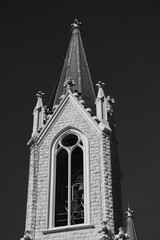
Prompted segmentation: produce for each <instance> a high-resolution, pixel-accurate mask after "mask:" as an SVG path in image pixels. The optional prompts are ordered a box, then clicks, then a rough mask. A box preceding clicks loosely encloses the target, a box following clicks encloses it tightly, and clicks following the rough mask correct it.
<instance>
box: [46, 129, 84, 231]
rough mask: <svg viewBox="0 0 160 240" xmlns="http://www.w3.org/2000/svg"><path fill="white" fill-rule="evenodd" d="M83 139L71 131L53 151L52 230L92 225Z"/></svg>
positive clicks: (62, 137) (50, 199) (50, 214)
mask: <svg viewBox="0 0 160 240" xmlns="http://www.w3.org/2000/svg"><path fill="white" fill-rule="evenodd" d="M83 138H84V136H82V134H77V132H76V131H72V132H71V131H69V132H67V133H65V134H63V135H62V136H60V137H59V138H58V139H57V141H56V142H55V144H54V145H53V147H52V156H51V165H50V168H51V169H50V170H51V172H50V196H49V219H48V223H49V224H48V227H49V228H54V227H60V226H70V225H76V224H84V223H88V221H89V220H88V219H89V213H88V211H89V208H88V207H87V205H88V204H89V196H88V195H89V191H88V190H89V189H88V180H87V179H88V174H89V171H88V169H89V167H88V157H87V156H88V154H87V144H86V142H85V141H84V139H83ZM84 183H85V184H84Z"/></svg>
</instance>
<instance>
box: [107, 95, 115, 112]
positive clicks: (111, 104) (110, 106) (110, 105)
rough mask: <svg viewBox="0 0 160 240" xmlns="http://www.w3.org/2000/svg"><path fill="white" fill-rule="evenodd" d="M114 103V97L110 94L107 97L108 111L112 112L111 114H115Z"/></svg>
mask: <svg viewBox="0 0 160 240" xmlns="http://www.w3.org/2000/svg"><path fill="white" fill-rule="evenodd" d="M113 103H115V100H114V98H111V97H110V96H108V97H107V112H108V113H110V115H112V114H113Z"/></svg>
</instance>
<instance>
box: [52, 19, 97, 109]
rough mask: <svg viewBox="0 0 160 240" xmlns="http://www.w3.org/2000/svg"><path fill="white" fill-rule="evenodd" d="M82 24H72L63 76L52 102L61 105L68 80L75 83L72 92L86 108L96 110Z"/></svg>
mask: <svg viewBox="0 0 160 240" xmlns="http://www.w3.org/2000/svg"><path fill="white" fill-rule="evenodd" d="M80 24H81V22H79V21H78V19H77V18H76V19H75V20H74V22H73V23H72V24H71V38H70V42H69V46H68V49H67V52H66V56H65V58H64V63H63V68H62V72H61V76H60V79H59V82H58V85H57V87H56V91H55V96H53V97H54V99H53V100H51V102H53V104H58V103H59V98H60V96H61V95H64V94H65V93H66V91H67V89H66V87H65V86H64V83H65V81H66V79H71V80H73V81H74V82H75V85H74V86H72V91H73V92H74V91H77V92H78V93H79V96H80V99H83V100H84V101H85V104H86V107H90V108H91V109H92V110H93V109H95V104H94V103H95V93H94V88H93V83H92V80H91V76H90V71H89V68H88V63H87V59H86V55H85V51H84V47H83V43H82V39H81V34H80Z"/></svg>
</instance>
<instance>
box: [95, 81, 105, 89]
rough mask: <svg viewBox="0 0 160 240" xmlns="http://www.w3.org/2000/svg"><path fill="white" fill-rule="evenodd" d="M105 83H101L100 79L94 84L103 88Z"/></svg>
mask: <svg viewBox="0 0 160 240" xmlns="http://www.w3.org/2000/svg"><path fill="white" fill-rule="evenodd" d="M104 85H105V83H103V82H101V81H99V82H98V83H97V84H96V86H97V87H98V88H100V87H101V88H103V86H104Z"/></svg>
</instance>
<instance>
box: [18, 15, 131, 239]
mask: <svg viewBox="0 0 160 240" xmlns="http://www.w3.org/2000/svg"><path fill="white" fill-rule="evenodd" d="M79 25H80V23H79V22H78V20H77V19H75V21H74V23H73V24H72V29H71V38H70V42H69V46H68V49H67V52H66V56H65V59H64V64H63V68H62V72H61V76H60V79H59V81H58V84H57V86H56V90H55V92H54V94H53V96H52V97H51V101H50V106H48V107H45V106H44V105H43V93H42V92H40V91H39V92H38V94H37V104H36V106H35V109H34V111H33V131H32V136H31V139H30V141H29V143H28V145H29V147H30V169H29V184H28V199H27V211H26V227H25V235H24V237H23V239H25V240H31V239H32V240H53V239H54V240H61V239H63V240H71V239H72V240H80V239H83V240H91V239H92V240H93V239H94V240H100V239H127V234H125V233H124V232H123V231H122V228H121V229H120V230H121V231H122V232H123V236H124V237H125V238H120V234H119V235H117V234H118V229H119V228H120V227H122V226H123V213H122V199H121V184H120V181H121V178H122V173H121V170H120V166H119V159H118V152H117V142H116V136H115V129H114V120H113V103H114V100H113V99H112V98H111V97H110V96H108V97H106V96H105V93H104V91H103V85H104V84H103V83H102V82H100V81H99V82H98V83H97V93H96V95H95V92H94V87H93V83H92V79H91V76H90V72H89V67H88V63H87V59H86V55H85V51H84V47H83V43H82V40H81V34H80V27H79ZM116 236H117V238H116ZM121 236H122V235H121ZM133 240H134V239H133Z"/></svg>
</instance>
